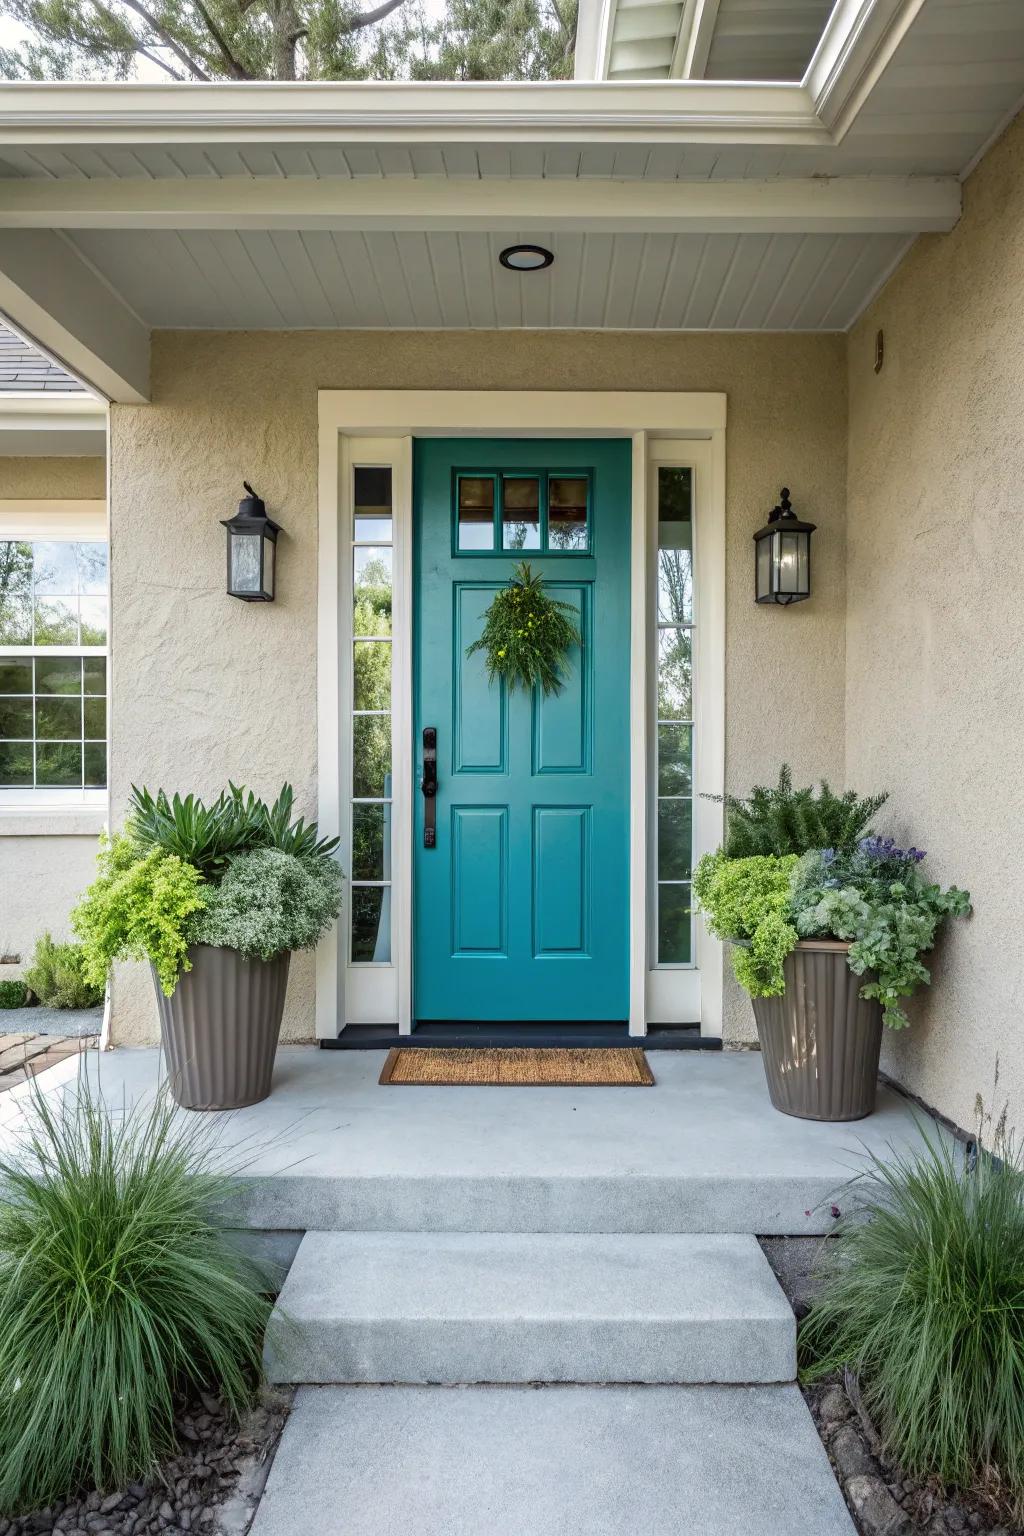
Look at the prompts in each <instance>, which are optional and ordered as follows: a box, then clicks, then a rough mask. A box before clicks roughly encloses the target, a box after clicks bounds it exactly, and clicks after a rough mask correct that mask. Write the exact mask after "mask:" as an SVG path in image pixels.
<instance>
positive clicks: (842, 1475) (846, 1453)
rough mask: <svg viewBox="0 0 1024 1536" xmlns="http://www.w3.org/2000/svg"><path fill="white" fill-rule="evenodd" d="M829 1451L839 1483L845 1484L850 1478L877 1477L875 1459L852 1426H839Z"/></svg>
mask: <svg viewBox="0 0 1024 1536" xmlns="http://www.w3.org/2000/svg"><path fill="white" fill-rule="evenodd" d="M829 1450H830V1451H831V1452H832V1460H833V1461H834V1462H835V1464H836V1467H837V1469H838V1471H839V1480H840V1482H846V1480H847V1478H851V1477H875V1476H877V1472H878V1468H877V1466H876V1464H875V1458H874V1457H873V1456H872V1455H871V1452H870V1451H869V1450H868V1449H867V1447H866V1446H865V1444H864V1441H863V1439H862V1438H861V1436H860V1435H859V1434H858V1433H857V1431H856V1429H854V1427H853V1425H852V1424H843V1425H841V1426H840V1428H839V1429H838V1430H837V1431H836V1433H835V1435H834V1436H833V1438H832V1440H831V1442H830V1444H829Z"/></svg>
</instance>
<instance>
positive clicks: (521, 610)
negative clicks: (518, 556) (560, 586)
mask: <svg viewBox="0 0 1024 1536" xmlns="http://www.w3.org/2000/svg"><path fill="white" fill-rule="evenodd" d="M574 612H575V610H574V608H573V606H572V604H571V603H564V602H561V601H559V599H557V598H554V597H551V596H550V595H549V594H548V593H547V592H546V591H545V590H544V578H543V576H541V575H540V574H539V573H537V572H534V571H532V570H531V569H530V565H529V562H528V561H526V560H521V561H520V562H519V564H518V565H517V566H516V568H515V571H514V573H513V576H512V580H511V581H510V582H509V583H508V585H507V586H504V587H502V589H501V591H500V592H498V593H497V595H496V596H495V598H494V601H493V602H492V603H491V606H490V607H489V608H488V610H487V614H486V617H485V620H484V627H483V633H482V634H481V636H480V638H479V640H474V641H473V644H472V645H470V646H467V648H466V655H467V656H472V655H473V653H474V652H475V651H483V652H484V654H485V656H486V658H487V672H488V675H489V677H490V679H491V681H492V682H493V681H494V679H495V678H496V677H500V678H504V680H505V682H506V683H507V684H508V686H509V688H510V689H515V688H522V689H524V690H525V691H526V692H527V693H528V692H529V691H530V689H531V688H532V687H533V686H534V684H535V683H536V684H539V686H540V687H541V689H542V690H543V692H544V693H545V694H549V693H557V691H558V689H559V688H560V687H561V686H562V676H561V672H562V667H563V665H564V663H565V657H566V655H567V654H568V652H569V651H570V650H571V649H572V647H573V646H574V645H580V644H581V643H582V642H581V638H580V632H579V629H578V627H577V625H576V622H575V620H574V619H571V618H570V617H569V614H570V613H574Z"/></svg>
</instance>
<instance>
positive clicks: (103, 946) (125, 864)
mask: <svg viewBox="0 0 1024 1536" xmlns="http://www.w3.org/2000/svg"><path fill="white" fill-rule="evenodd" d="M97 862H98V864H99V869H100V873H99V875H98V877H97V879H95V880H94V881H93V883H92V885H90V886H89V888H88V890H87V891H86V892H85V895H84V896H83V897H82V899H81V901H80V902H79V904H78V906H77V907H76V908H75V910H74V912H73V913H72V914H71V926H72V927H73V928H74V930H75V932H76V933H77V934H78V936H79V938H80V939H81V940H82V948H83V952H84V962H83V967H82V969H83V972H84V974H85V976H86V979H87V980H88V981H90V982H92V983H93V985H95V986H97V987H102V986H105V985H106V980H107V974H108V972H109V970H110V967H111V965H112V963H113V962H114V961H115V960H146V959H148V960H150V961H152V964H153V967H154V969H155V970H156V973H157V977H158V978H159V981H160V985H161V987H162V988H163V990H164V992H165V993H166V995H167V996H168V997H170V996H171V994H172V993H173V991H174V988H175V987H176V985H177V982H178V973H179V972H180V971H181V970H182V969H185V970H187V969H188V968H189V967H188V959H187V950H188V945H189V925H190V919H191V918H192V917H193V916H194V914H195V913H196V912H198V911H200V910H201V908H202V907H203V905H204V902H205V896H204V882H203V877H202V875H201V874H200V873H199V871H198V869H196V868H194V867H193V865H191V864H187V863H186V862H185V861H184V860H183V859H180V858H179V857H178V856H177V855H176V854H173V853H165V852H164V851H163V849H162V848H159V847H151V848H149V849H148V850H145V849H143V848H142V847H141V846H140V844H139V843H138V842H136V840H135V839H134V837H133V836H132V835H131V834H130V833H128V832H122V833H119V834H118V835H117V836H115V837H113V838H109V839H108V838H103V840H102V842H101V845H100V853H99V858H98V861H97Z"/></svg>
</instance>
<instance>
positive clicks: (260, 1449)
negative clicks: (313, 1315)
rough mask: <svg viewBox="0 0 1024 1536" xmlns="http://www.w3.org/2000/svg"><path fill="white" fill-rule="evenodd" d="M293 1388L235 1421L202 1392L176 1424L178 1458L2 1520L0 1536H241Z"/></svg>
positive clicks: (275, 1392)
mask: <svg viewBox="0 0 1024 1536" xmlns="http://www.w3.org/2000/svg"><path fill="white" fill-rule="evenodd" d="M292 1396H293V1393H292V1392H290V1391H286V1390H282V1389H281V1388H278V1387H273V1388H269V1387H268V1388H264V1390H263V1391H262V1393H261V1394H260V1401H259V1404H258V1406H257V1407H256V1408H254V1409H253V1411H252V1412H251V1413H250V1414H249V1415H248V1416H247V1417H246V1419H245V1420H244V1422H243V1423H242V1424H240V1425H239V1424H234V1423H232V1422H231V1420H230V1419H229V1418H228V1416H227V1415H226V1413H225V1412H224V1407H223V1404H222V1403H221V1402H220V1400H219V1399H218V1398H213V1397H205V1396H204V1397H203V1398H202V1399H201V1401H199V1402H198V1403H194V1404H192V1405H191V1406H190V1407H188V1408H186V1409H184V1410H183V1411H182V1413H181V1414H180V1416H179V1418H178V1421H177V1432H178V1442H179V1445H180V1447H181V1449H180V1451H179V1453H178V1455H177V1456H174V1457H172V1459H171V1460H170V1461H167V1462H165V1463H164V1464H163V1465H162V1466H161V1467H160V1468H159V1469H158V1470H157V1471H156V1472H155V1473H154V1475H153V1476H152V1477H150V1478H147V1479H146V1481H145V1482H140V1483H132V1484H130V1485H129V1487H127V1488H123V1489H120V1490H119V1491H117V1492H114V1493H109V1494H102V1493H97V1492H92V1493H87V1494H84V1495H82V1496H81V1497H79V1498H74V1499H69V1500H67V1502H64V1503H58V1504H54V1505H52V1506H51V1508H49V1509H43V1510H39V1511H37V1512H36V1513H34V1514H28V1515H19V1516H16V1517H15V1518H13V1519H9V1520H8V1519H5V1518H4V1517H3V1516H2V1515H0V1536H21V1533H23V1532H24V1533H26V1536H35V1533H39V1536H79V1533H82V1536H155V1533H156V1532H164V1533H166V1536H179V1533H188V1536H192V1533H195V1532H202V1533H203V1536H245V1533H246V1532H247V1531H248V1529H249V1526H250V1525H251V1524H252V1519H253V1516H254V1514H255V1513H256V1506H257V1504H258V1503H259V1500H260V1495H261V1494H262V1492H263V1488H264V1484H265V1483H266V1480H267V1475H268V1473H269V1471H270V1467H271V1463H272V1462H273V1459H274V1452H275V1451H276V1450H277V1443H278V1441H279V1440H280V1438H281V1431H282V1429H283V1428H284V1423H285V1420H286V1418H287V1417H288V1411H289V1409H290V1407H291V1403H292Z"/></svg>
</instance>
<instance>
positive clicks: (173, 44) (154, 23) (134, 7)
mask: <svg viewBox="0 0 1024 1536" xmlns="http://www.w3.org/2000/svg"><path fill="white" fill-rule="evenodd" d="M122 3H123V4H124V5H126V6H127V7H128V9H129V10H131V11H134V12H135V14H136V15H137V16H141V17H142V20H143V21H144V22H146V24H147V25H148V26H149V27H151V28H152V29H153V31H154V32H155V33H156V35H157V37H159V38H160V40H161V41H162V42H163V43H164V45H165V47H167V48H169V49H170V50H171V52H172V53H173V54H174V56H175V58H176V59H177V60H178V62H179V63H181V64H183V65H184V66H185V68H186V69H187V70H188V71H189V73H190V74H193V75H196V76H197V77H198V78H199V79H200V80H204V81H206V82H207V83H209V80H210V76H209V74H208V73H207V71H206V70H205V69H202V68H201V67H200V66H199V65H198V64H197V63H196V61H195V59H193V58H190V57H189V55H188V54H187V53H186V51H185V49H184V48H183V47H182V45H181V44H180V43H179V42H178V40H177V38H176V37H175V36H174V34H173V32H169V31H168V30H167V28H166V27H165V26H164V25H163V24H162V23H161V22H159V21H158V20H157V19H156V17H155V16H151V15H150V13H149V12H148V11H147V10H146V7H145V6H144V5H141V4H140V3H139V0H122ZM93 4H94V5H95V4H96V0H93ZM96 9H97V10H99V9H100V7H99V6H98V5H97V6H96Z"/></svg>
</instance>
